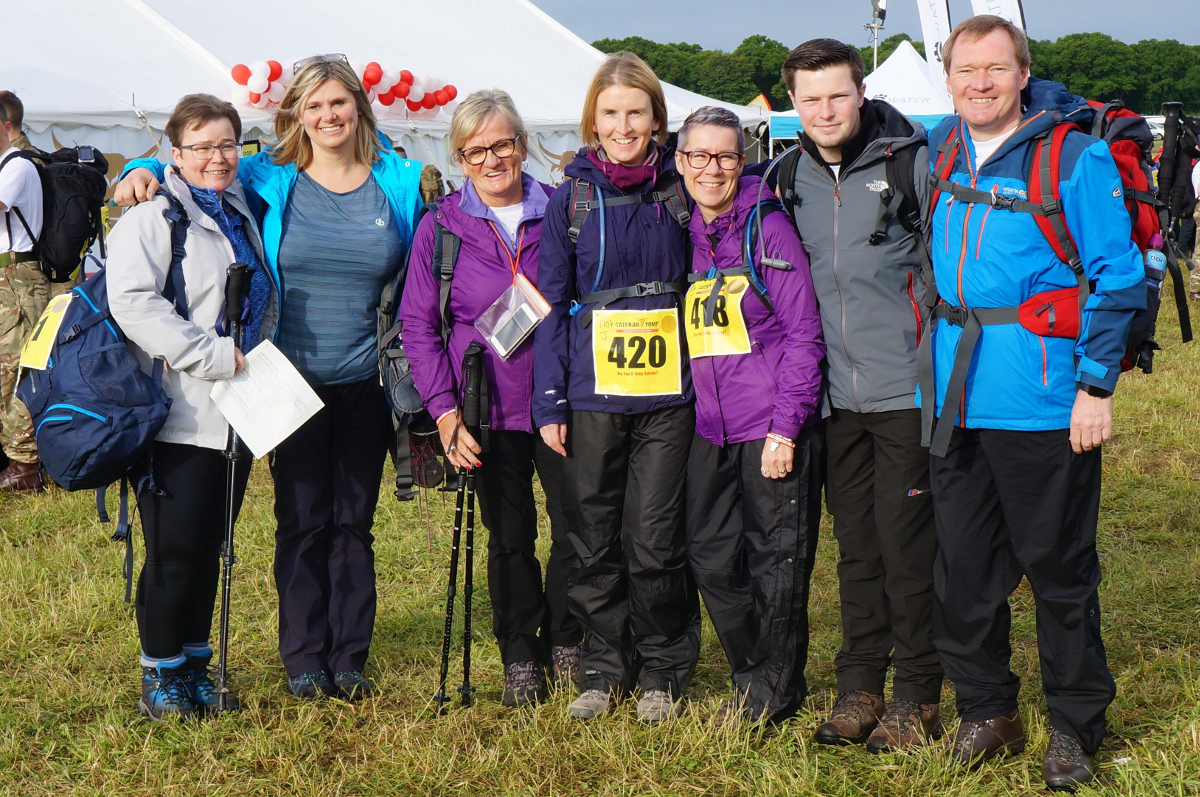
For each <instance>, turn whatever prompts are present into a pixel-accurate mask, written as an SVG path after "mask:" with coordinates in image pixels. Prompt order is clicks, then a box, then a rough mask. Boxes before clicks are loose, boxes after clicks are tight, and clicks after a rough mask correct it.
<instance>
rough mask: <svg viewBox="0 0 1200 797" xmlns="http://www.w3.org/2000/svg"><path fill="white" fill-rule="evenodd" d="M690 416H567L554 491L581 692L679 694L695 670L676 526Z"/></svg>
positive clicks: (696, 638) (692, 597) (692, 591)
mask: <svg viewBox="0 0 1200 797" xmlns="http://www.w3.org/2000/svg"><path fill="white" fill-rule="evenodd" d="M695 421H696V418H695V413H694V411H693V409H692V406H691V405H690V404H689V405H686V406H682V407H671V408H668V409H664V410H655V411H653V412H644V413H640V414H637V415H618V414H615V413H607V412H581V411H577V412H573V413H572V414H571V424H570V437H569V439H568V451H569V453H570V456H569V457H567V459H566V461H565V463H564V465H565V467H564V477H565V480H566V481H565V485H564V487H565V492H564V495H566V496H567V498H568V500H567V501H566V502H565V508H566V517H567V527H568V530H569V533H570V538H571V544H572V545H573V546H574V548H575V551H576V553H577V554H578V556H579V561H578V563H577V564H576V566H575V568H574V569H573V570H572V572H571V578H570V581H569V583H568V587H567V591H568V595H569V596H570V602H571V609H572V611H573V612H574V613H575V616H576V617H578V618H579V622H580V624H582V626H583V629H584V643H583V659H582V663H581V684H580V688H581V690H588V689H601V690H605V691H618V690H629V689H631V688H633V686H634V685H640V686H641V688H642V689H643V690H651V689H662V690H666V691H669V692H671V694H672V695H675V696H681V695H682V694H683V693H684V691H685V690H686V689H687V685H688V683H689V682H690V681H691V679H692V673H693V672H695V669H696V660H697V658H698V656H699V653H700V600H699V597H698V595H697V594H696V588H695V585H694V584H693V583H692V579H691V575H690V574H689V572H688V567H687V552H686V544H685V542H684V532H683V521H684V518H683V490H684V475H685V474H684V465H685V463H686V462H687V458H688V448H689V447H690V445H691V442H692V434H693V432H694V430H695Z"/></svg>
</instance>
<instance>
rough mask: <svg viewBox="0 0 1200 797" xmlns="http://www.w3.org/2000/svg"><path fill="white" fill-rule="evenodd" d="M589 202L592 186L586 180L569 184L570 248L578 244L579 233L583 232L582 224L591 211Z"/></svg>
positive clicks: (568, 229)
mask: <svg viewBox="0 0 1200 797" xmlns="http://www.w3.org/2000/svg"><path fill="white" fill-rule="evenodd" d="M591 200H592V184H591V183H589V182H588V181H587V180H580V179H579V178H575V180H574V181H573V182H572V183H571V215H570V217H569V218H570V226H569V227H568V228H567V237H568V238H570V239H571V245H572V246H575V245H576V244H578V243H579V233H581V232H582V231H583V223H584V221H586V220H587V214H588V211H589V210H591V208H590V206H589V205H590V202H591Z"/></svg>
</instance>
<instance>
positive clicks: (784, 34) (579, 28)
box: [532, 0, 1200, 50]
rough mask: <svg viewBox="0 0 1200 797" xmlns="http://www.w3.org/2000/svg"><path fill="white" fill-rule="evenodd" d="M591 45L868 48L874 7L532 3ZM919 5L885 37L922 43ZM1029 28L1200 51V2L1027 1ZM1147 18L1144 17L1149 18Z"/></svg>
mask: <svg viewBox="0 0 1200 797" xmlns="http://www.w3.org/2000/svg"><path fill="white" fill-rule="evenodd" d="M532 2H533V4H534V5H536V6H538V7H540V8H541V9H542V10H543V11H545V12H546V13H548V14H549V15H550V16H552V17H554V18H555V19H557V20H558V21H559V22H561V23H562V24H563V25H565V26H566V27H568V28H570V29H571V30H572V31H574V32H575V33H576V35H578V36H579V37H580V38H582V39H584V40H585V41H589V42H591V41H595V40H596V39H603V38H614V39H620V38H624V37H626V36H642V37H645V38H647V39H652V40H654V41H658V42H678V41H685V42H691V43H694V44H700V45H702V46H704V47H706V48H710V49H720V50H732V49H733V48H734V47H737V45H738V44H739V43H740V42H741V41H742V39H744V38H746V37H747V36H753V35H754V34H756V33H761V34H763V35H766V36H769V37H770V38H772V39H776V40H777V41H780V42H782V43H784V44H785V45H787V46H789V47H793V46H795V45H797V44H799V43H800V42H802V41H805V40H806V39H811V38H814V37H817V36H832V37H834V38H837V39H842V40H843V41H846V42H849V43H851V44H855V45H860V46H861V45H866V44H868V43H869V39H868V38H867V32H866V31H865V30H863V28H862V25H863V23H865V22H870V21H871V3H870V0H751V2H747V3H732V2H729V0H605V2H603V3H597V2H589V0H532ZM917 2H918V0H891V1H890V2H889V3H888V14H887V20H886V22H885V27H884V29H883V32H882V33H880V38H881V39H882V38H885V37H887V36H890V35H892V34H894V33H907V34H909V35H910V36H912V37H913V38H914V39H920V38H921V22H920V19H919V17H918V16H917ZM1022 5H1023V7H1024V9H1025V22H1026V24H1027V25H1028V26H1029V35H1030V36H1031V37H1033V38H1035V39H1057V38H1058V37H1059V36H1062V35H1064V34H1067V33H1081V32H1090V31H1100V32H1101V33H1107V34H1109V35H1110V36H1113V37H1115V38H1117V39H1120V40H1122V41H1126V42H1136V41H1140V40H1142V39H1178V40H1179V41H1182V42H1184V43H1186V44H1200V0H1154V2H1145V0H1024V2H1023V3H1022ZM1143 11H1144V13H1143ZM970 14H971V3H970V0H950V19H951V21H952V22H958V21H959V20H961V19H964V18H966V17H968V16H970Z"/></svg>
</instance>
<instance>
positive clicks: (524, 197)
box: [458, 172, 550, 224]
mask: <svg viewBox="0 0 1200 797" xmlns="http://www.w3.org/2000/svg"><path fill="white" fill-rule="evenodd" d="M461 193H462V197H461V199H459V202H458V208H459V210H461V211H462V212H463V213H466V214H467V215H468V216H474V217H475V218H477V219H487V220H489V221H494V222H496V223H499V222H500V219H499V218H497V216H496V214H495V213H493V212H492V209H491V208H490V207H488V206H487V205H485V204H484V203H483V200H482V199H480V197H479V192H478V191H476V190H475V186H474V185H472V183H471V181H470V180H467V181H465V182H464V183H463V187H462V190H461ZM549 200H550V197H549V196H548V195H547V194H546V190H545V189H544V188H543V187H542V185H541V184H540V183H539V182H538V181H537V180H535V179H533V178H532V177H530V176H529V174H528V173H527V172H521V221H520V224H524V223H525V222H527V221H531V220H536V219H540V218H542V217H543V216H545V215H546V203H547V202H548V201H549Z"/></svg>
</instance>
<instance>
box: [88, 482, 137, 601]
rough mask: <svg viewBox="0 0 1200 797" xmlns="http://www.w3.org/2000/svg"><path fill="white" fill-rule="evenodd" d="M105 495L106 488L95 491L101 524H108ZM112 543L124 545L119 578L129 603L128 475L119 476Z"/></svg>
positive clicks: (131, 580) (130, 595) (131, 594)
mask: <svg viewBox="0 0 1200 797" xmlns="http://www.w3.org/2000/svg"><path fill="white" fill-rule="evenodd" d="M107 493H108V488H107V487H98V488H97V489H96V515H97V516H98V517H99V519H100V522H101V523H108V522H109V517H108V512H107V511H106V510H105V508H104V496H105V495H106V494H107ZM112 541H113V542H124V543H125V562H124V564H123V565H122V566H121V576H122V577H123V578H124V579H125V602H126V603H129V601H130V599H131V598H132V597H133V532H132V524H131V523H130V522H129V474H128V473H124V474H122V475H121V502H120V509H119V511H118V513H117V528H116V530H115V531H113V535H112Z"/></svg>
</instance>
